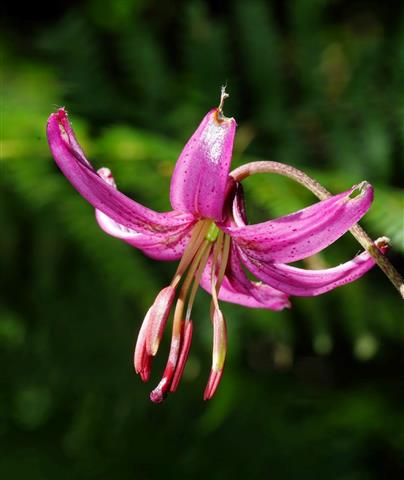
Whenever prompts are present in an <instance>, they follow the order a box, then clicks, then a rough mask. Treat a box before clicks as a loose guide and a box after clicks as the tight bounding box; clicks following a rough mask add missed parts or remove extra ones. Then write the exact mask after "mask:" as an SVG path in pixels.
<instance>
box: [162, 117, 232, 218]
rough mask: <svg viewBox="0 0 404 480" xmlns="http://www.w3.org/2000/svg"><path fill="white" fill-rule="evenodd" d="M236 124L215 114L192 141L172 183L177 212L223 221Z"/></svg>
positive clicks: (206, 119) (181, 158) (186, 146)
mask: <svg viewBox="0 0 404 480" xmlns="http://www.w3.org/2000/svg"><path fill="white" fill-rule="evenodd" d="M235 131H236V122H235V120H234V119H233V118H224V117H222V116H221V114H220V112H219V110H218V109H213V110H211V111H210V112H209V113H208V114H207V115H205V117H204V118H203V120H202V122H201V124H200V125H199V127H198V128H197V130H196V131H195V133H194V134H193V135H192V137H191V138H190V139H189V140H188V143H187V144H186V145H185V147H184V149H183V151H182V153H181V155H180V156H179V158H178V161H177V164H176V166H175V169H174V173H173V176H172V179H171V189H170V200H171V205H172V207H173V209H174V210H177V211H179V212H190V213H192V214H193V215H195V216H198V217H201V218H211V219H213V220H217V221H220V220H221V219H222V216H223V204H224V200H225V191H226V185H227V181H228V174H229V169H230V163H231V155H232V150H233V141H234V134H235Z"/></svg>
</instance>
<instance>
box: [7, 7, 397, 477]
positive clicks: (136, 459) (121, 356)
mask: <svg viewBox="0 0 404 480" xmlns="http://www.w3.org/2000/svg"><path fill="white" fill-rule="evenodd" d="M14 8H15V9H16V8H17V7H14ZM27 8H28V7H27ZM19 13H20V12H18V11H14V12H13V9H11V11H10V14H9V16H8V17H7V22H5V25H4V29H3V38H2V42H1V46H0V48H1V55H2V67H3V68H2V72H1V75H2V82H1V85H2V118H1V122H2V125H1V142H2V144H1V154H2V164H1V178H0V185H1V190H0V215H1V219H2V234H1V235H0V251H1V257H0V259H1V273H2V288H1V293H0V295H1V296H0V298H1V305H0V358H1V365H2V367H1V373H0V382H1V383H0V385H1V390H0V446H1V453H0V477H1V478H6V479H9V478H10V479H19V478H27V477H29V478H30V479H32V480H35V479H41V480H43V479H51V478H52V479H53V478H59V479H64V478H66V479H72V478H74V479H76V478H77V479H104V478H105V479H107V478H112V477H113V476H114V477H116V478H119V479H121V480H124V479H129V478H130V479H133V478H141V479H152V478H160V477H161V476H166V477H168V478H173V477H177V476H178V477H180V478H181V477H186V478H188V477H191V476H192V477H193V478H205V477H209V478H212V479H216V478H229V477H234V478H282V479H295V478H300V479H304V478H308V479H317V478H318V479H324V478H327V479H338V480H365V479H366V480H367V479H376V478H377V479H378V478H383V479H385V478H389V479H390V478H391V479H394V478H402V477H403V475H404V462H403V458H404V457H403V455H404V434H403V432H404V412H403V408H402V405H403V401H404V388H403V382H404V378H403V373H402V371H403V366H404V354H403V346H404V323H403V321H402V318H401V317H402V304H401V303H400V299H399V296H398V295H397V293H396V292H395V291H394V289H393V288H392V287H391V286H390V284H389V282H388V280H387V279H386V278H385V277H384V276H383V274H382V273H381V272H380V271H378V270H377V269H374V270H373V271H371V272H370V273H369V274H368V275H366V277H365V278H363V279H361V280H360V281H358V282H356V283H355V284H352V285H349V286H345V287H342V288H340V289H338V290H336V291H333V292H330V293H328V294H326V295H324V296H322V297H318V298H303V299H297V298H296V299H293V309H292V310H290V311H286V312H281V313H274V312H268V311H259V310H248V309H245V308H242V307H236V306H232V305H224V306H223V309H224V312H225V314H226V317H227V319H228V323H229V356H228V360H227V367H226V372H225V375H224V379H223V381H222V385H221V387H220V389H219V391H218V393H217V396H216V397H215V398H214V399H213V400H212V401H211V402H210V403H209V404H205V403H203V402H202V399H201V396H202V392H203V386H204V383H205V381H206V379H207V375H208V372H209V364H210V349H211V346H210V344H211V333H210V325H209V321H208V302H207V298H208V297H207V295H205V294H204V293H201V294H200V295H199V297H198V301H197V304H196V306H195V319H194V320H195V325H196V334H195V335H194V345H193V348H192V351H191V357H190V361H189V365H188V366H187V369H186V371H185V375H184V380H183V382H182V385H181V388H180V389H179V391H178V393H177V394H176V395H175V396H172V397H170V398H169V399H168V401H167V402H166V403H165V404H164V405H161V406H155V405H152V404H151V403H150V402H149V401H148V399H147V395H148V391H149V390H150V386H149V385H143V384H141V382H140V380H139V379H138V378H136V377H135V375H134V373H133V371H132V366H131V356H132V350H133V347H134V341H135V337H136V333H137V330H138V328H139V325H140V322H141V320H142V317H143V315H144V312H145V311H146V310H147V308H148V306H149V305H150V303H151V302H152V301H153V298H154V296H155V295H156V294H157V292H158V291H159V290H160V289H161V287H162V286H164V285H166V284H167V281H169V279H170V277H171V275H172V273H173V271H174V268H175V266H174V265H173V264H171V263H167V264H162V263H156V262H154V261H152V260H150V259H148V258H146V257H144V256H143V255H142V254H141V253H139V252H137V251H134V250H131V249H130V247H129V246H127V245H124V244H122V243H120V242H119V241H118V240H115V239H112V238H110V237H107V236H106V235H105V234H104V233H103V232H101V231H100V230H99V228H98V227H97V225H96V223H95V221H94V214H93V211H92V208H91V207H89V206H88V205H87V204H86V203H85V201H84V200H83V199H81V198H80V196H79V195H78V194H77V193H76V192H74V191H73V190H72V188H71V187H70V185H69V184H68V182H67V181H66V180H65V178H64V177H63V176H62V175H61V174H60V172H59V171H58V170H57V168H56V166H55V165H54V163H53V161H52V159H51V157H50V154H49V151H48V147H47V144H46V139H45V136H44V128H45V124H46V119H47V116H48V115H49V113H50V112H52V111H53V110H55V108H56V107H57V106H59V105H62V104H63V105H65V106H66V107H67V109H68V110H69V112H70V114H71V119H72V121H73V125H74V128H75V129H76V131H77V134H78V137H79V139H80V141H81V143H82V145H83V147H84V149H85V151H86V152H87V153H88V156H89V158H91V159H92V161H93V162H94V164H95V165H96V166H97V167H100V166H108V167H110V168H111V169H112V171H113V172H114V175H115V178H116V179H117V181H118V184H119V186H120V188H121V189H122V190H124V191H125V192H127V193H128V194H129V195H130V196H132V197H133V198H136V199H137V200H138V201H140V202H143V203H145V204H147V205H149V206H151V207H152V208H155V209H161V210H164V209H168V208H169V203H168V189H169V179H170V175H171V172H172V168H173V165H174V163H175V160H176V158H177V156H178V154H179V152H180V151H181V146H182V145H183V143H184V142H185V140H186V139H187V138H188V136H189V135H190V134H191V133H192V131H193V130H194V129H195V127H196V125H197V124H198V122H199V121H200V119H201V118H202V116H203V115H204V113H205V112H206V111H207V110H208V109H209V108H211V107H212V106H213V105H215V104H216V103H217V100H218V93H219V87H220V85H221V84H223V83H225V82H227V84H228V90H229V92H230V93H231V97H230V99H229V100H228V102H227V103H226V113H227V114H228V115H232V116H235V117H236V118H237V121H238V124H239V127H238V137H237V144H236V148H235V159H234V165H239V164H240V163H242V162H245V161H248V160H251V159H253V158H270V159H272V160H277V161H283V162H286V163H289V164H291V165H295V166H298V167H301V168H304V169H305V170H307V171H308V172H309V173H311V174H312V175H313V176H315V177H316V178H318V179H319V180H320V181H321V182H322V183H323V184H324V185H325V186H326V187H327V188H328V189H330V190H331V191H335V192H337V191H341V190H344V189H347V188H349V187H350V186H351V185H352V184H355V183H358V182H359V181H361V180H363V179H365V178H366V179H367V180H369V181H371V182H372V183H373V184H374V185H375V188H376V199H375V203H374V205H373V206H372V209H371V211H370V212H369V214H368V215H367V216H366V217H365V219H364V221H363V224H364V226H365V227H366V228H367V229H368V230H369V232H370V234H371V235H372V236H374V237H377V236H380V235H388V236H390V237H391V239H392V241H393V248H392V252H391V258H392V259H393V261H394V262H395V263H396V264H397V265H400V263H401V265H402V256H400V254H401V255H402V254H403V253H404V225H403V222H404V212H403V209H404V195H403V190H402V189H400V185H401V186H402V180H403V168H402V167H403V155H402V151H403V143H404V128H403V125H404V108H403V105H404V90H403V88H402V86H403V77H404V56H403V52H404V14H403V8H401V9H400V10H394V11H392V10H391V9H390V8H388V5H383V4H381V3H377V2H371V1H370V0H369V1H363V2H358V3H356V2H353V4H351V2H341V1H332V0H316V1H309V0H295V1H293V2H264V1H262V0H252V1H241V0H239V1H235V2H222V3H219V4H214V3H213V2H209V3H204V2H200V1H195V0H192V1H188V2H180V1H176V2H172V3H170V2H147V1H145V0H143V1H140V0H137V1H136V0H126V1H125V0H115V1H112V0H108V1H105V2H100V1H97V0H86V1H83V2H80V3H79V2H72V3H69V4H67V3H66V4H63V3H62V4H60V5H59V6H58V7H57V8H56V10H55V11H54V12H49V11H48V10H45V8H44V7H41V6H38V5H37V4H36V5H35V10H34V9H32V10H30V9H29V8H28V10H26V11H25V17H24V14H23V15H22V16H23V18H20V16H19ZM29 15H32V18H30V17H29ZM20 27H21V28H20ZM24 28H26V30H27V32H25V33H28V35H25V34H24V33H23V29H24ZM246 195H247V202H248V213H249V216H250V218H251V220H252V221H259V220H262V219H264V218H268V217H274V216H278V215H281V214H284V213H287V212H290V211H293V210H295V209H297V208H301V207H303V206H305V205H308V204H309V203H311V202H312V201H313V198H312V196H311V195H310V194H308V193H307V192H305V191H304V190H303V189H302V188H301V187H299V186H296V185H294V184H292V182H290V181H288V180H285V179H282V178H278V177H275V176H270V175H266V176H262V177H256V178H253V179H249V180H248V181H247V182H246ZM358 250H359V246H358V245H357V244H356V243H355V242H354V240H353V239H352V238H350V237H349V236H346V237H344V238H343V239H341V240H340V241H338V242H337V244H336V245H335V246H333V247H331V248H330V249H329V251H327V252H326V254H325V255H324V256H322V257H321V258H317V259H315V260H316V261H317V262H326V263H327V264H330V265H332V264H336V263H338V262H341V261H343V260H344V259H346V258H347V257H351V256H353V255H355V253H356V252H357V251H358ZM167 348H168V345H167V343H165V344H164V348H163V351H162V352H161V354H160V355H159V358H158V359H157V361H156V365H155V368H154V376H153V382H152V383H154V382H155V381H156V380H157V379H158V376H159V372H161V371H162V368H163V366H164V361H165V358H164V357H165V352H166V351H167Z"/></svg>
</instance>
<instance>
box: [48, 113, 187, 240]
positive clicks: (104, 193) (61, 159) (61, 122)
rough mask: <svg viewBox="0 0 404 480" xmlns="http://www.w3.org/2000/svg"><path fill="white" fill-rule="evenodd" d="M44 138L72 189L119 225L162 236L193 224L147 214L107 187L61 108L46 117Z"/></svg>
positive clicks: (172, 214)
mask: <svg viewBox="0 0 404 480" xmlns="http://www.w3.org/2000/svg"><path fill="white" fill-rule="evenodd" d="M47 136H48V141H49V146H50V149H51V151H52V154H53V157H54V159H55V161H56V163H57V164H58V166H59V168H60V169H61V170H62V172H63V173H64V175H65V176H66V177H67V178H68V180H69V181H70V182H71V184H72V185H73V186H74V188H75V189H76V190H77V191H78V192H79V193H80V194H81V195H82V196H83V197H84V198H85V199H86V200H87V201H88V202H89V203H90V204H91V205H93V207H95V208H97V209H99V210H100V211H101V212H103V213H104V214H105V215H107V216H108V217H109V218H111V219H112V220H114V221H115V222H117V223H118V224H120V225H123V226H124V227H126V228H129V229H133V230H135V231H137V232H139V233H145V234H150V233H159V234H164V233H167V232H170V231H172V230H176V229H178V228H179V227H181V226H186V225H187V224H189V222H190V221H192V220H193V217H192V215H189V214H178V213H177V212H167V213H158V212H155V211H153V210H150V209H149V208H146V207H144V206H143V205H141V204H139V203H137V202H135V201H133V200H131V199H130V198H128V197H127V196H125V195H124V194H122V193H121V192H119V191H118V190H116V189H115V188H113V187H112V186H111V185H109V184H108V183H106V182H105V181H104V180H103V179H102V178H101V177H100V176H99V175H98V174H97V172H96V171H95V170H94V169H93V167H92V166H91V164H90V163H89V162H88V160H87V159H86V158H85V156H84V154H83V151H82V149H81V148H80V146H79V144H78V142H77V140H76V138H75V136H74V132H73V130H72V128H71V125H70V124H69V121H68V119H67V113H66V111H65V110H64V109H63V108H61V109H59V110H58V112H56V113H54V114H52V115H51V116H50V117H49V120H48V126H47Z"/></svg>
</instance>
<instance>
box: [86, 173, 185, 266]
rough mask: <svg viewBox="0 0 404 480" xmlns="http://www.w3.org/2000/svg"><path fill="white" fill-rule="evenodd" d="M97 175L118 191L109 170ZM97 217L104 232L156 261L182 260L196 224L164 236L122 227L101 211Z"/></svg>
mask: <svg viewBox="0 0 404 480" xmlns="http://www.w3.org/2000/svg"><path fill="white" fill-rule="evenodd" d="M97 173H98V175H99V176H100V177H101V178H102V179H103V180H104V181H105V182H107V183H108V184H109V185H111V186H112V187H113V188H115V189H116V184H115V180H114V178H113V176H112V173H111V171H110V170H109V169H108V168H100V169H99V170H98V172H97ZM95 216H96V219H97V222H98V225H99V226H100V227H101V228H102V229H103V230H104V232H106V233H108V234H109V235H111V236H113V237H116V238H120V239H121V240H124V241H125V242H126V243H129V245H132V247H136V248H138V249H139V250H142V252H143V253H145V254H146V255H148V256H149V257H152V258H155V259H156V260H178V259H179V258H181V257H182V254H183V253H184V250H185V247H186V245H187V244H188V241H189V239H190V237H191V231H192V228H193V226H194V222H190V223H188V224H185V225H180V226H179V227H177V228H176V229H174V230H170V231H169V232H166V233H164V234H158V233H140V232H138V231H136V230H133V229H131V228H127V227H124V226H123V225H120V224H119V223H117V222H115V220H112V218H109V217H108V216H107V215H105V213H102V212H101V211H100V210H97V209H96V210H95Z"/></svg>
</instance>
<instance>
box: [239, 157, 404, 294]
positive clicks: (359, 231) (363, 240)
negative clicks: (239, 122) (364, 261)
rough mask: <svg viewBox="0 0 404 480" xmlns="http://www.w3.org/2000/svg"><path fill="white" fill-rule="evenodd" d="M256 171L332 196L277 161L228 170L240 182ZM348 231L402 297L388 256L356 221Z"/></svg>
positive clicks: (403, 290)
mask: <svg viewBox="0 0 404 480" xmlns="http://www.w3.org/2000/svg"><path fill="white" fill-rule="evenodd" d="M257 173H276V174H278V175H282V176H284V177H288V178H290V179H292V180H294V181H295V182H297V183H300V184H301V185H303V186H304V187H306V188H307V189H308V190H310V191H311V192H312V193H314V195H316V197H317V198H319V199H320V200H325V199H327V198H330V197H331V196H332V194H331V193H330V192H329V191H328V190H327V189H326V188H324V187H323V186H322V185H321V184H320V183H319V182H317V180H314V178H311V177H310V176H309V175H307V174H306V173H304V172H302V171H301V170H299V169H297V168H295V167H292V166H290V165H285V164H283V163H279V162H272V161H266V160H262V161H256V162H250V163H246V164H244V165H242V166H241V167H238V168H236V169H234V170H233V171H232V172H230V176H231V177H232V178H233V179H234V180H235V181H236V182H241V181H242V180H244V179H246V178H247V177H249V176H251V175H255V174H257ZM349 231H350V232H351V234H352V235H353V236H354V237H355V239H356V240H357V241H358V242H359V243H360V244H361V245H362V247H363V248H364V249H365V250H366V251H367V252H368V253H369V255H370V256H371V257H372V258H373V259H374V260H375V262H376V263H377V265H378V266H379V267H380V269H381V270H382V271H383V273H384V274H385V275H386V276H387V278H388V279H389V280H390V282H391V283H392V284H393V285H394V287H395V288H396V289H397V291H398V292H399V294H400V295H401V297H402V298H404V279H403V277H402V276H401V275H400V273H399V272H398V271H397V270H396V269H395V267H394V266H393V265H392V263H391V262H390V261H389V260H388V258H387V257H386V256H385V255H383V252H382V251H381V249H380V248H378V246H377V245H376V243H375V242H373V240H372V239H371V238H370V237H369V235H368V234H367V233H366V231H365V230H364V229H363V228H362V227H361V226H360V225H358V224H357V223H356V224H355V225H353V226H352V227H351V228H350V229H349ZM383 239H384V242H385V243H387V244H388V243H389V239H388V238H387V237H383Z"/></svg>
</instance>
